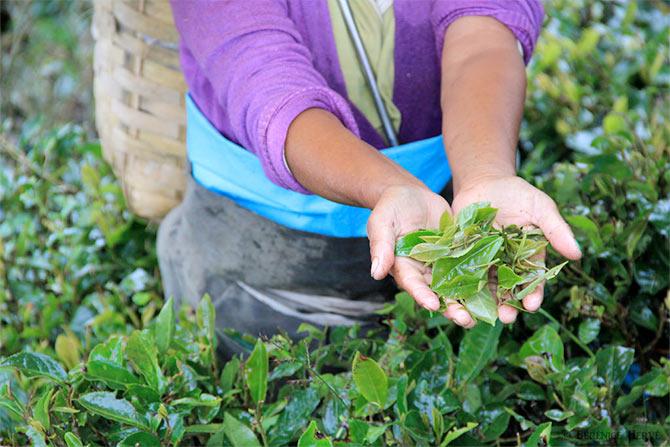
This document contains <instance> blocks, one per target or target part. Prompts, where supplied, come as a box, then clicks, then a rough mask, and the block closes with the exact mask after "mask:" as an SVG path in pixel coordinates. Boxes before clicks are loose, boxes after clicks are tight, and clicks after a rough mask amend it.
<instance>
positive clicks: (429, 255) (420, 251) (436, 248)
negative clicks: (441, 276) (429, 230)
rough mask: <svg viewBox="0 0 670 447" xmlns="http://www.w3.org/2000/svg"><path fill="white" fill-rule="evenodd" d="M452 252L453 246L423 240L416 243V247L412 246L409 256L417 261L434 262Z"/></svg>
mask: <svg viewBox="0 0 670 447" xmlns="http://www.w3.org/2000/svg"><path fill="white" fill-rule="evenodd" d="M450 252H451V248H450V247H449V246H448V245H439V244H429V243H427V242H423V243H421V244H416V245H415V246H414V248H412V251H411V252H410V254H409V256H410V257H411V258H412V259H416V260H417V261H421V262H426V263H432V262H435V260H437V259H439V258H442V257H445V256H448V255H449V253H450Z"/></svg>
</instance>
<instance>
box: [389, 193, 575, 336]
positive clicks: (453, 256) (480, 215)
mask: <svg viewBox="0 0 670 447" xmlns="http://www.w3.org/2000/svg"><path fill="white" fill-rule="evenodd" d="M497 212H498V210H497V209H495V208H491V207H490V204H489V203H485V202H481V203H473V204H471V205H469V206H467V207H465V208H463V209H462V210H461V211H460V212H459V213H458V215H457V216H456V220H455V221H454V220H453V217H452V216H451V215H450V213H449V212H448V211H447V212H445V213H444V214H443V215H442V217H441V219H440V229H439V230H419V231H415V232H412V233H409V234H407V235H405V236H403V237H402V238H400V239H399V240H398V242H397V244H396V255H398V256H401V253H403V254H402V256H409V257H410V258H413V259H415V260H417V261H420V262H423V263H424V264H425V265H427V266H430V267H432V277H433V281H432V283H431V288H432V289H433V291H435V293H437V294H438V296H439V297H440V299H441V301H442V306H441V309H440V310H441V311H445V310H446V308H447V303H446V301H445V299H456V300H458V301H459V302H460V303H462V304H463V306H464V307H465V308H466V309H467V310H468V312H469V313H470V315H471V316H472V317H473V318H474V319H476V320H482V321H485V322H487V323H489V324H490V325H495V323H496V321H497V319H498V304H499V303H503V302H506V303H508V304H512V303H514V302H513V301H511V300H517V301H518V300H521V299H523V298H524V297H526V296H527V295H529V294H531V293H532V292H533V291H534V290H535V289H536V288H537V287H538V286H539V285H540V284H541V283H542V282H544V281H546V280H548V279H553V278H555V277H556V275H558V273H559V272H560V271H561V269H562V268H563V266H564V265H565V264H567V262H566V263H563V264H559V265H557V266H555V267H552V268H550V269H547V268H546V267H545V265H544V259H542V254H543V253H544V250H545V248H546V247H547V240H546V239H545V238H544V236H543V235H542V232H541V231H539V230H527V229H520V228H518V227H516V226H508V227H505V228H502V229H497V228H494V227H493V226H492V223H493V220H494V219H495V216H496V213H497ZM490 272H495V274H496V276H497V277H498V282H497V284H498V288H497V292H496V297H494V296H493V295H492V293H491V291H490V290H489V288H488V284H489V276H490V275H489V273H490ZM515 307H516V306H515Z"/></svg>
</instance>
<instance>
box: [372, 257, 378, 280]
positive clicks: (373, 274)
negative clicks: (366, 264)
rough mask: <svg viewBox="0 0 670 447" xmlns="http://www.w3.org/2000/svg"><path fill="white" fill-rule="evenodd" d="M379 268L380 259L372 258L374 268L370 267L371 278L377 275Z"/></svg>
mask: <svg viewBox="0 0 670 447" xmlns="http://www.w3.org/2000/svg"><path fill="white" fill-rule="evenodd" d="M377 268H379V258H378V257H377V256H375V257H374V258H372V267H370V276H372V277H373V278H374V277H375V273H377Z"/></svg>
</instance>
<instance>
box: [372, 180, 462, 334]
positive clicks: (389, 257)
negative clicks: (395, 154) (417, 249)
mask: <svg viewBox="0 0 670 447" xmlns="http://www.w3.org/2000/svg"><path fill="white" fill-rule="evenodd" d="M448 210H449V204H448V203H447V201H446V200H444V198H442V197H441V196H439V195H437V194H435V193H434V192H432V191H430V190H429V189H428V188H426V187H425V186H414V185H411V186H392V187H389V188H387V189H386V190H385V191H384V192H383V193H382V194H381V196H380V198H379V200H378V201H377V203H376V205H375V206H374V208H373V210H372V214H371V215H370V218H369V220H368V238H369V239H370V257H371V259H372V267H371V270H370V274H371V275H372V277H373V278H375V279H377V280H379V279H382V278H384V277H385V276H386V275H387V274H389V273H390V274H391V275H393V277H394V278H395V281H396V283H397V284H398V286H399V287H400V288H402V289H404V290H405V291H407V293H409V294H410V295H412V297H413V298H414V299H415V300H416V302H417V303H419V305H421V306H423V307H425V308H426V309H428V310H437V309H439V307H440V300H439V299H438V297H437V295H436V294H435V293H434V292H433V291H432V290H431V289H430V286H429V284H430V282H431V272H430V269H429V268H426V267H425V266H424V265H423V264H422V263H420V262H417V261H414V260H412V259H410V258H404V257H397V258H396V257H395V243H396V241H397V240H398V238H400V237H401V236H403V235H405V234H407V233H409V232H412V231H415V230H419V229H422V228H437V227H438V226H439V223H440V216H442V213H443V212H444V211H448ZM463 312H465V310H463ZM465 313H466V314H467V312H465ZM467 317H468V318H469V317H470V316H469V315H467ZM463 323H467V321H465V320H463Z"/></svg>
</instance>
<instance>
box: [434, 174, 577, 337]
mask: <svg viewBox="0 0 670 447" xmlns="http://www.w3.org/2000/svg"><path fill="white" fill-rule="evenodd" d="M475 202H490V203H491V206H492V207H494V208H498V214H497V215H496V219H495V222H494V223H495V224H496V225H498V226H506V225H517V226H519V227H530V226H533V227H537V228H539V229H540V230H542V232H543V233H544V235H545V237H546V238H547V240H548V241H549V243H550V244H551V246H552V247H553V248H554V249H555V250H556V251H557V252H558V253H560V254H561V255H563V256H565V257H566V258H568V259H570V260H577V259H579V258H581V256H582V253H581V250H580V249H579V245H578V244H577V241H576V240H575V237H574V235H573V234H572V230H571V229H570V226H569V225H568V224H567V223H566V222H565V220H564V219H563V218H562V217H561V214H560V213H559V211H558V208H557V206H556V204H555V203H554V201H553V200H552V199H551V198H550V197H549V196H548V195H547V194H545V193H544V192H542V191H540V190H539V189H537V188H535V187H534V186H532V185H531V184H529V183H528V182H526V181H525V180H523V179H522V178H520V177H517V176H514V175H491V176H481V177H477V178H473V179H471V180H469V181H468V182H467V183H465V184H463V185H461V187H460V188H459V190H458V191H457V192H456V194H455V196H454V201H453V202H452V209H453V212H454V213H455V214H456V213H458V211H460V210H461V209H463V208H464V207H466V206H467V205H470V204H471V203H475ZM542 258H544V254H543V255H542ZM543 294H544V283H542V284H540V285H539V286H538V287H537V288H536V289H535V291H534V292H533V293H531V294H529V295H528V296H526V297H525V298H524V299H523V301H522V302H523V307H524V308H525V309H526V310H527V311H530V312H533V311H536V310H537V309H539V308H540V305H541V304H542V299H543ZM494 296H495V295H494ZM448 303H449V305H448V308H447V312H446V314H445V316H446V317H447V318H451V319H452V320H454V321H455V322H456V323H458V324H460V325H461V326H465V327H471V326H474V324H475V322H474V321H473V319H472V318H471V317H470V315H469V314H468V312H467V311H466V310H465V309H464V308H463V306H462V305H460V304H458V303H457V302H456V301H453V300H449V301H448ZM517 314H518V311H517V309H515V308H514V307H512V306H509V305H507V304H502V305H500V306H499V307H498V318H500V321H502V322H503V323H511V322H513V321H514V320H515V319H516V317H517Z"/></svg>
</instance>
